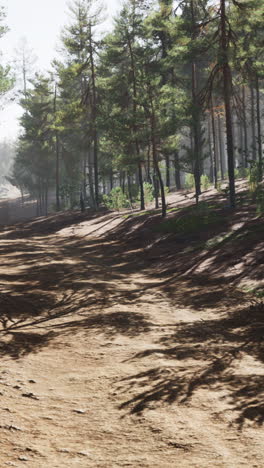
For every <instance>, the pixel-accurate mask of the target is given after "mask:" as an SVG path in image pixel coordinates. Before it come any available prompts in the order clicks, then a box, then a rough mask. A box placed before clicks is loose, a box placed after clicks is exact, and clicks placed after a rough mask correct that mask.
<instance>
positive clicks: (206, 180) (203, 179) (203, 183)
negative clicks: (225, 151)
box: [201, 174, 211, 190]
mask: <svg viewBox="0 0 264 468" xmlns="http://www.w3.org/2000/svg"><path fill="white" fill-rule="evenodd" d="M210 185H211V184H210V179H209V177H208V176H207V175H206V174H203V175H202V177H201V186H202V189H203V190H208V189H209V187H210Z"/></svg>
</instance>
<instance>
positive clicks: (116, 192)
mask: <svg viewBox="0 0 264 468" xmlns="http://www.w3.org/2000/svg"><path fill="white" fill-rule="evenodd" d="M103 202H104V204H105V206H106V207H107V208H108V209H110V210H116V211H120V210H121V209H122V208H128V207H129V201H128V200H127V198H126V195H125V194H124V192H123V190H122V188H121V187H115V188H113V189H112V190H111V192H110V194H109V195H104V196H103Z"/></svg>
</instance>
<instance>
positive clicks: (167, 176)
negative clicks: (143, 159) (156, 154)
mask: <svg viewBox="0 0 264 468" xmlns="http://www.w3.org/2000/svg"><path fill="white" fill-rule="evenodd" d="M165 161H166V186H167V187H168V188H170V157H169V155H168V154H166V156H165Z"/></svg>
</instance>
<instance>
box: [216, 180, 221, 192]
mask: <svg viewBox="0 0 264 468" xmlns="http://www.w3.org/2000/svg"><path fill="white" fill-rule="evenodd" d="M216 190H217V192H218V193H222V182H217V184H216Z"/></svg>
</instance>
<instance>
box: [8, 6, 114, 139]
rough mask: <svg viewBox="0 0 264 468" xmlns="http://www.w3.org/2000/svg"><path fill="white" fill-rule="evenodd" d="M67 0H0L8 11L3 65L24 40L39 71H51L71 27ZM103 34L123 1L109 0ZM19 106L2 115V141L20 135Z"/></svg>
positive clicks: (9, 106)
mask: <svg viewBox="0 0 264 468" xmlns="http://www.w3.org/2000/svg"><path fill="white" fill-rule="evenodd" d="M70 3H71V1H68V0H0V4H1V5H3V6H4V7H5V11H6V13H7V17H6V20H5V24H6V25H7V26H8V27H9V29H10V31H9V32H8V33H7V34H6V35H5V36H4V37H3V38H2V39H1V41H0V50H1V52H2V54H3V55H2V59H3V60H4V62H10V61H12V59H13V58H14V56H15V52H14V50H15V49H17V48H19V43H21V39H22V38H26V39H27V43H28V46H29V48H30V49H33V52H34V54H35V55H36V56H37V57H38V60H37V62H36V64H35V68H36V71H37V70H48V69H49V68H50V63H51V61H52V60H53V59H54V57H55V56H56V48H58V47H59V44H60V40H59V38H60V32H61V30H62V28H63V27H64V26H65V25H66V24H67V23H69V10H68V5H69V4H70ZM104 4H105V5H106V11H105V16H106V17H107V20H106V23H105V25H104V30H107V29H110V27H111V19H112V17H113V15H114V14H115V13H116V12H117V10H118V7H119V5H120V0H107V1H105V2H104ZM20 115H21V109H20V107H19V106H18V104H15V103H13V104H8V105H5V106H4V108H3V110H2V111H1V112H0V140H3V139H6V138H8V139H9V138H15V137H16V136H17V134H18V131H19V123H18V120H17V119H18V117H19V116H20Z"/></svg>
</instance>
